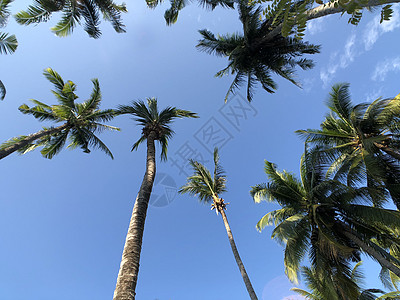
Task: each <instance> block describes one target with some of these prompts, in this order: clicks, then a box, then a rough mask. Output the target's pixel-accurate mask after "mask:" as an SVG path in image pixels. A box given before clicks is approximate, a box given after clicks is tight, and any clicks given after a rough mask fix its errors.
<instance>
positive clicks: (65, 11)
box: [15, 0, 127, 38]
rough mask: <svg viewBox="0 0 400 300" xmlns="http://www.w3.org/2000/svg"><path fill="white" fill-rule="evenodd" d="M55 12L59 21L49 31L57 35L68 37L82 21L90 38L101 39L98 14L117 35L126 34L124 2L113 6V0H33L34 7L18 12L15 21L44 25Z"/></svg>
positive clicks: (23, 23) (22, 23)
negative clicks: (123, 14)
mask: <svg viewBox="0 0 400 300" xmlns="http://www.w3.org/2000/svg"><path fill="white" fill-rule="evenodd" d="M54 12H62V18H61V20H60V21H59V22H58V23H57V24H56V25H55V26H54V27H53V28H51V30H52V31H53V32H54V33H55V34H56V35H57V36H61V37H64V36H67V35H69V34H71V33H72V31H73V30H74V28H75V26H76V24H81V19H83V21H84V30H85V31H86V32H87V33H88V34H89V36H90V37H92V38H98V37H100V35H101V31H100V29H99V25H100V16H99V14H100V13H101V14H102V15H103V18H104V20H106V21H109V22H110V23H111V25H112V26H113V28H114V30H115V31H116V32H119V33H121V32H125V25H124V24H123V23H122V21H121V13H123V12H127V10H126V6H125V4H124V3H123V4H121V5H119V4H116V3H114V1H113V0H62V1H54V0H34V4H33V5H30V6H29V7H28V8H27V10H25V11H20V12H19V13H17V14H16V15H15V19H16V21H17V22H18V23H19V24H21V25H29V24H35V23H41V22H47V21H48V20H49V19H50V17H51V14H52V13H54Z"/></svg>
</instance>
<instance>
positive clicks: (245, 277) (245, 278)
mask: <svg viewBox="0 0 400 300" xmlns="http://www.w3.org/2000/svg"><path fill="white" fill-rule="evenodd" d="M218 211H219V212H220V213H221V216H222V220H223V221H224V225H225V229H226V233H227V234H228V238H229V243H230V244H231V248H232V252H233V256H234V257H235V260H236V263H237V265H238V267H239V270H240V274H242V277H243V281H244V284H245V285H246V289H247V292H248V293H249V295H250V299H251V300H258V299H257V295H256V293H255V292H254V289H253V286H252V285H251V282H250V278H249V276H248V275H247V272H246V269H245V268H244V265H243V262H242V259H241V258H240V256H239V251H238V250H237V248H236V244H235V240H234V239H233V234H232V231H231V227H230V226H229V223H228V219H227V218H226V214H225V211H224V209H223V208H219V209H218Z"/></svg>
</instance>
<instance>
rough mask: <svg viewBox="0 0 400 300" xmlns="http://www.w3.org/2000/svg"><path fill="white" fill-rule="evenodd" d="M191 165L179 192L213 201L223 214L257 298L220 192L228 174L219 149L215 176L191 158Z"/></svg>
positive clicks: (245, 278) (247, 282) (249, 288)
mask: <svg viewBox="0 0 400 300" xmlns="http://www.w3.org/2000/svg"><path fill="white" fill-rule="evenodd" d="M190 165H191V166H192V168H193V170H194V174H193V175H192V176H190V177H188V179H187V184H186V185H185V186H183V187H182V188H181V189H180V190H179V193H189V194H190V195H193V196H197V197H198V198H199V200H200V202H204V203H210V202H212V204H211V209H215V211H216V213H217V214H218V213H220V214H221V217H222V220H223V221H224V225H225V229H226V233H227V234H228V238H229V243H230V245H231V248H232V252H233V256H234V257H235V260H236V263H237V265H238V267H239V270H240V274H241V275H242V277H243V281H244V284H245V285H246V289H247V291H248V293H249V296H250V299H252V300H256V299H257V295H256V293H255V292H254V289H253V286H252V285H251V282H250V279H249V276H248V275H247V272H246V269H245V268H244V264H243V262H242V260H241V258H240V256H239V252H238V250H237V248H236V244H235V240H234V239H233V235H232V231H231V228H230V226H229V223H228V219H227V217H226V214H225V210H226V205H227V204H229V203H225V202H224V199H222V198H220V197H219V195H220V194H222V193H223V192H225V191H226V186H225V182H226V175H225V172H224V170H223V169H222V167H221V165H220V164H219V155H218V149H217V148H215V149H214V176H213V177H211V174H210V171H209V170H208V169H207V168H206V167H205V166H204V165H202V164H201V163H199V162H197V161H193V160H190Z"/></svg>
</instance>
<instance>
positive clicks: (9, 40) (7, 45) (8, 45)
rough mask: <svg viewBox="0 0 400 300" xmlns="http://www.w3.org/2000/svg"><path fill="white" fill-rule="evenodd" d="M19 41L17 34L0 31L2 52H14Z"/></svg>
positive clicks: (0, 49)
mask: <svg viewBox="0 0 400 300" xmlns="http://www.w3.org/2000/svg"><path fill="white" fill-rule="evenodd" d="M17 47H18V41H17V38H16V37H15V35H13V34H12V35H9V34H8V33H5V32H0V54H12V53H14V52H15V51H16V50H17Z"/></svg>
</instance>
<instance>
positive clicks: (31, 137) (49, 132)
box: [0, 123, 68, 159]
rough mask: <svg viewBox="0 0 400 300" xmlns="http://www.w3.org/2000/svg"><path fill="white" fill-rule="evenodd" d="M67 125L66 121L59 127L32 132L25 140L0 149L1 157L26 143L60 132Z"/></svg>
mask: <svg viewBox="0 0 400 300" xmlns="http://www.w3.org/2000/svg"><path fill="white" fill-rule="evenodd" d="M67 127H68V124H67V123H66V124H64V125H61V126H58V127H53V128H49V129H44V130H41V131H38V132H36V133H33V134H30V135H28V136H27V137H26V138H24V139H23V140H21V141H19V142H17V143H15V144H13V145H11V146H9V147H7V148H4V149H2V150H0V159H3V158H4V157H6V156H8V155H10V154H12V153H14V152H15V151H18V150H19V149H21V148H22V147H24V146H26V145H29V144H30V143H32V142H34V141H36V140H38V139H40V138H42V137H45V136H48V135H52V134H54V133H57V132H60V131H62V130H64V129H66V128H67Z"/></svg>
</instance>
